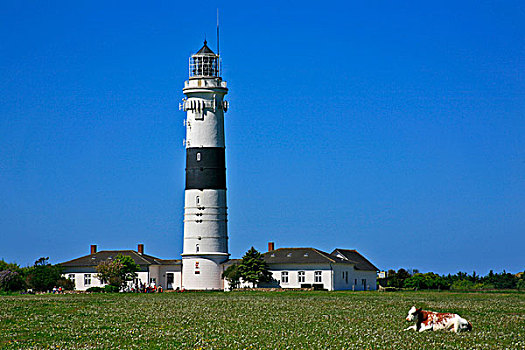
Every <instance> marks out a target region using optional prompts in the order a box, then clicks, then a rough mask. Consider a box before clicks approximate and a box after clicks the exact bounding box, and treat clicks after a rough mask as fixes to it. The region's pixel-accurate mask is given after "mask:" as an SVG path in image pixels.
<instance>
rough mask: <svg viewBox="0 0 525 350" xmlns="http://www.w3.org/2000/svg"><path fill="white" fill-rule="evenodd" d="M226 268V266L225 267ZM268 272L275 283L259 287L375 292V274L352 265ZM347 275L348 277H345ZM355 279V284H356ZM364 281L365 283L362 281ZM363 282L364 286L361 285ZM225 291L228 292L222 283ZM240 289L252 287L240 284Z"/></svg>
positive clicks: (304, 266) (302, 266)
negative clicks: (317, 275)
mask: <svg viewBox="0 0 525 350" xmlns="http://www.w3.org/2000/svg"><path fill="white" fill-rule="evenodd" d="M226 267H227V266H226ZM301 271H302V272H304V282H300V281H299V272H301ZM316 271H320V272H321V274H320V275H321V281H320V282H316V281H315V272H316ZM270 272H271V273H272V276H273V278H274V279H275V281H274V282H273V283H261V284H259V287H276V288H291V289H292V288H301V286H302V285H303V286H304V285H310V286H313V285H314V284H315V285H320V284H322V285H323V289H326V290H355V291H363V290H376V272H375V271H362V270H356V269H355V268H354V265H352V264H271V265H270ZM283 272H287V273H288V281H287V282H285V281H283V274H282V273H283ZM347 275H348V277H346V276H347ZM356 279H357V283H356ZM363 280H365V281H363ZM363 282H365V284H363ZM224 283H225V290H230V288H229V285H228V282H227V281H224ZM240 287H241V288H250V287H253V286H251V285H249V284H248V283H241V286H240Z"/></svg>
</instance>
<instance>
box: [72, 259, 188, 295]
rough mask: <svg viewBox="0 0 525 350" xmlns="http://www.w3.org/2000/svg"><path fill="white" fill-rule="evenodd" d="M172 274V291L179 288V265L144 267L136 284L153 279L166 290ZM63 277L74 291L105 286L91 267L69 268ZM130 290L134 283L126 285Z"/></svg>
mask: <svg viewBox="0 0 525 350" xmlns="http://www.w3.org/2000/svg"><path fill="white" fill-rule="evenodd" d="M168 273H173V275H174V283H173V286H172V289H176V288H179V289H180V288H181V265H152V266H150V267H149V268H148V267H145V268H143V269H142V271H139V272H137V275H138V276H137V279H138V280H137V282H138V284H139V285H140V284H145V285H148V284H150V283H151V282H152V281H153V280H152V279H153V278H154V279H155V285H157V286H159V285H160V286H162V288H163V289H165V290H166V289H168V288H167V274H168ZM86 275H90V276H91V277H90V283H89V284H85V283H84V282H85V280H86ZM63 276H64V277H65V278H69V279H72V280H73V281H74V282H75V290H80V291H85V290H87V289H88V288H90V287H104V286H105V285H106V284H104V283H102V282H100V280H99V279H98V278H97V277H96V276H97V271H96V270H95V268H93V267H75V268H72V267H69V268H65V269H64V273H63ZM128 285H129V287H130V288H131V287H132V286H133V285H134V282H129V283H128Z"/></svg>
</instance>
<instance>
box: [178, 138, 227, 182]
mask: <svg viewBox="0 0 525 350" xmlns="http://www.w3.org/2000/svg"><path fill="white" fill-rule="evenodd" d="M224 154H225V152H224V148H220V147H202V148H187V149H186V189H187V190H193V189H198V190H203V189H211V190H225V189H226V161H225V156H224Z"/></svg>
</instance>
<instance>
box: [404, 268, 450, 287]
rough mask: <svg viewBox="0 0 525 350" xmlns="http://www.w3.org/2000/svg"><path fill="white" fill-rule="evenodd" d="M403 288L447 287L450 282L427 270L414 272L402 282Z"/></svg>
mask: <svg viewBox="0 0 525 350" xmlns="http://www.w3.org/2000/svg"><path fill="white" fill-rule="evenodd" d="M404 285H405V288H414V289H449V288H450V284H449V283H448V282H447V281H446V280H445V279H444V278H443V277H441V276H439V275H437V274H435V273H432V272H428V273H416V274H414V275H413V276H411V277H409V278H407V279H406V280H405V282H404Z"/></svg>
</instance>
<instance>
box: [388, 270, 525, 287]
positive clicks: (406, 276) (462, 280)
mask: <svg viewBox="0 0 525 350" xmlns="http://www.w3.org/2000/svg"><path fill="white" fill-rule="evenodd" d="M386 275H387V276H386V278H385V279H386V285H387V286H388V287H394V288H412V289H450V290H491V289H518V290H525V273H524V272H520V273H517V274H512V273H508V272H505V270H504V271H503V272H501V273H494V271H492V270H490V272H489V273H488V275H486V276H480V275H478V274H476V272H473V273H472V274H471V275H469V274H468V273H466V272H458V273H456V274H455V275H451V274H448V275H446V276H445V275H442V276H440V275H438V274H436V273H433V272H427V273H419V271H417V270H413V271H411V272H409V271H407V270H405V269H399V270H397V272H396V271H395V270H388V272H387V274H386ZM385 279H383V281H381V280H380V284H382V285H384V284H385V283H384V282H385Z"/></svg>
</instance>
